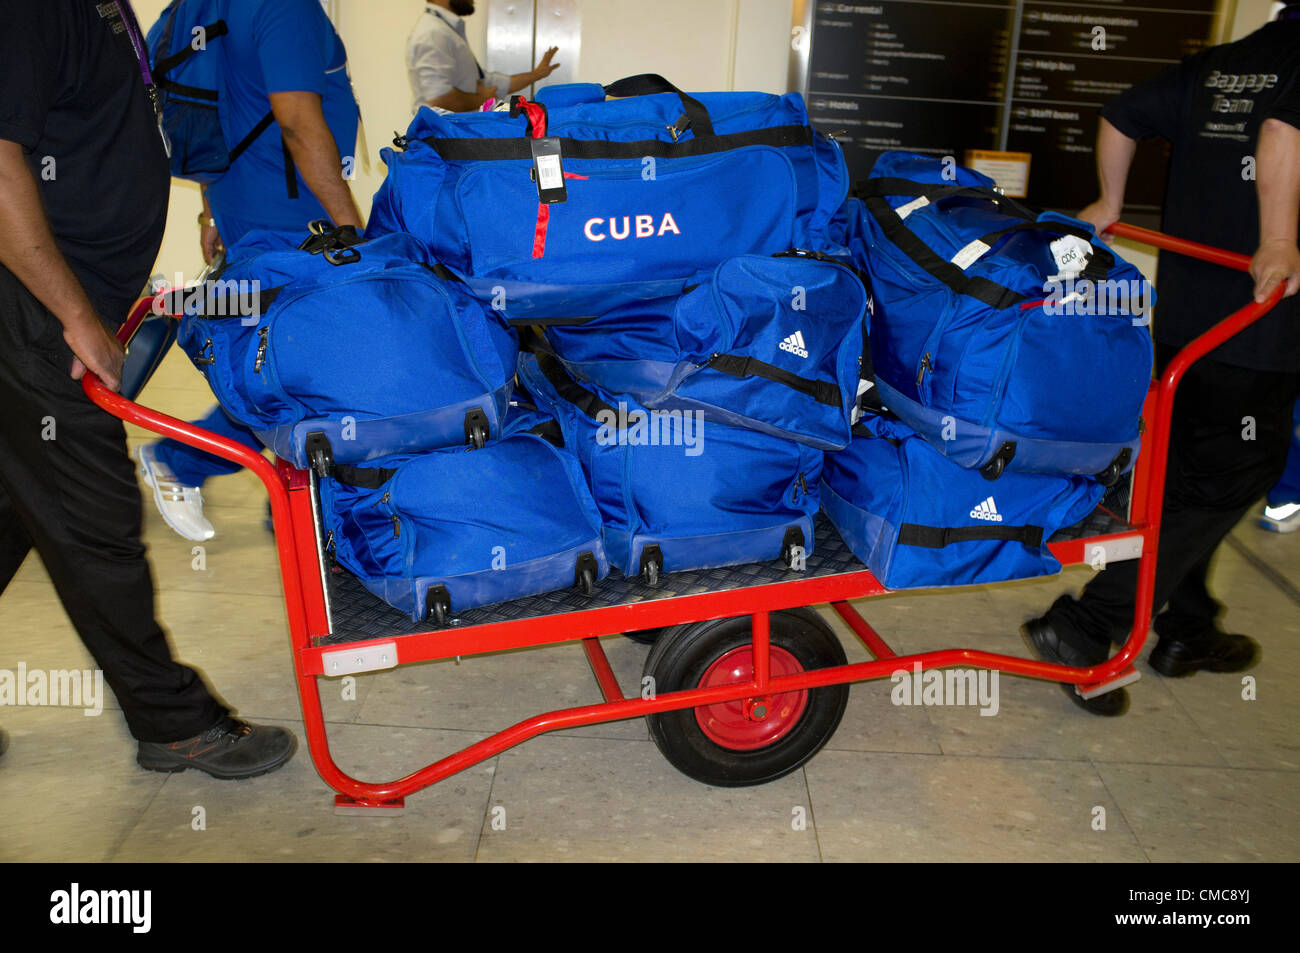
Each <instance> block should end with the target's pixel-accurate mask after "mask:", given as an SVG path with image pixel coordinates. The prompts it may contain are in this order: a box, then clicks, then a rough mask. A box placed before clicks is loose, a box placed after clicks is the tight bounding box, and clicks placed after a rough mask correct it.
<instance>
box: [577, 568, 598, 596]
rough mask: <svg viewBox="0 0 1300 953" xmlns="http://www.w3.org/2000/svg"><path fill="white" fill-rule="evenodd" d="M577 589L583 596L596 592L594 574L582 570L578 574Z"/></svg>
mask: <svg viewBox="0 0 1300 953" xmlns="http://www.w3.org/2000/svg"><path fill="white" fill-rule="evenodd" d="M578 588H579V589H580V590H582V594H583V595H584V596H589V595H591V594H592V593H593V592H595V591H596V573H595V570H592V569H583V570H581V571H580V572H579V573H578Z"/></svg>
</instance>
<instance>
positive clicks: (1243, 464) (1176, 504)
mask: <svg viewBox="0 0 1300 953" xmlns="http://www.w3.org/2000/svg"><path fill="white" fill-rule="evenodd" d="M1176 353H1177V349H1176V348H1172V347H1167V346H1164V345H1157V347H1156V358H1157V363H1158V365H1159V367H1160V369H1161V370H1162V371H1163V370H1164V368H1165V367H1166V366H1167V365H1168V363H1169V362H1170V361H1171V360H1173V358H1174V355H1175V354H1176ZM1298 395H1300V370H1297V371H1296V372H1294V373H1285V374H1284V373H1269V372H1266V371H1253V370H1249V369H1247V368H1243V367H1236V366H1234V365H1231V364H1222V363H1219V362H1217V361H1215V360H1213V352H1211V355H1210V356H1209V357H1205V358H1202V359H1201V360H1200V361H1198V362H1197V363H1196V364H1193V365H1192V367H1191V368H1190V369H1189V370H1188V372H1187V374H1186V375H1185V376H1184V377H1183V381H1182V383H1181V384H1180V385H1179V387H1178V392H1177V395H1176V396H1175V398H1174V413H1173V420H1172V423H1171V428H1172V429H1171V432H1170V445H1169V469H1168V476H1167V479H1166V484H1165V505H1164V511H1163V514H1162V517H1161V526H1160V551H1159V557H1158V559H1157V562H1156V588H1155V601H1154V606H1153V610H1154V611H1155V612H1158V613H1159V614H1158V615H1157V616H1156V618H1155V621H1154V624H1153V628H1154V629H1155V631H1156V634H1157V635H1159V636H1161V637H1162V638H1163V637H1168V638H1173V639H1175V640H1178V641H1186V642H1190V643H1193V644H1195V643H1197V642H1205V641H1208V640H1212V639H1213V638H1214V637H1215V635H1216V632H1217V623H1216V620H1217V618H1218V616H1219V615H1220V613H1221V612H1222V611H1223V606H1222V605H1221V604H1220V603H1219V602H1218V601H1217V600H1216V599H1215V598H1214V597H1213V596H1212V595H1210V592H1209V589H1208V588H1207V585H1206V577H1207V576H1208V574H1209V570H1210V562H1211V560H1212V558H1213V556H1214V553H1215V550H1216V549H1218V547H1219V543H1221V542H1222V541H1223V538H1224V537H1225V536H1227V535H1228V532H1229V531H1230V530H1231V529H1232V528H1233V527H1234V526H1236V525H1237V523H1238V522H1240V521H1241V518H1242V517H1243V516H1245V515H1246V513H1247V512H1248V511H1249V510H1250V508H1251V507H1252V506H1253V505H1254V504H1255V503H1256V502H1257V501H1258V500H1259V498H1260V497H1262V496H1263V495H1264V494H1265V493H1267V492H1268V490H1269V489H1270V488H1271V487H1272V486H1273V485H1274V484H1275V483H1277V481H1278V479H1279V478H1280V477H1281V475H1282V471H1283V469H1284V468H1285V466H1286V458H1287V450H1288V447H1289V443H1290V437H1291V416H1292V408H1293V407H1294V405H1295V401H1296V397H1297V396H1298ZM1136 591H1137V561H1136V560H1131V561H1125V562H1120V563H1115V564H1113V565H1111V566H1108V567H1107V568H1106V569H1104V570H1102V571H1101V572H1100V573H1098V574H1097V576H1096V577H1095V578H1094V579H1093V580H1092V582H1090V583H1089V584H1088V585H1087V587H1085V588H1084V590H1083V592H1082V594H1081V595H1080V596H1079V598H1078V599H1075V598H1073V597H1071V596H1062V597H1061V598H1060V599H1058V600H1057V601H1056V603H1055V604H1054V605H1053V606H1052V608H1051V609H1050V610H1049V611H1048V613H1047V619H1048V621H1049V622H1050V623H1051V625H1052V626H1053V628H1055V629H1056V631H1057V633H1058V634H1059V635H1060V636H1061V637H1062V638H1063V639H1065V640H1066V641H1067V642H1069V643H1071V644H1072V645H1074V646H1076V647H1077V648H1079V649H1081V650H1083V651H1087V652H1090V653H1092V654H1093V655H1094V656H1095V657H1096V659H1097V660H1098V661H1100V660H1102V659H1104V658H1105V657H1106V656H1107V655H1108V654H1109V651H1110V645H1111V643H1112V642H1114V643H1121V642H1123V641H1124V640H1125V639H1127V638H1128V634H1129V631H1130V630H1131V629H1132V628H1133V609H1134V601H1135V599H1136ZM1162 607H1163V609H1164V611H1160V610H1161V608H1162Z"/></svg>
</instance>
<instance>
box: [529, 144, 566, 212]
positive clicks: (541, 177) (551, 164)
mask: <svg viewBox="0 0 1300 953" xmlns="http://www.w3.org/2000/svg"><path fill="white" fill-rule="evenodd" d="M530 142H531V143H532V149H533V170H532V171H533V182H534V183H535V184H536V186H537V198H538V200H539V201H541V203H542V204H543V205H555V204H557V203H559V202H564V201H567V200H568V198H569V190H568V189H567V188H566V187H565V185H564V163H563V161H562V160H561V158H560V140H559V139H558V138H557V137H555V136H548V137H546V138H545V139H532V140H530Z"/></svg>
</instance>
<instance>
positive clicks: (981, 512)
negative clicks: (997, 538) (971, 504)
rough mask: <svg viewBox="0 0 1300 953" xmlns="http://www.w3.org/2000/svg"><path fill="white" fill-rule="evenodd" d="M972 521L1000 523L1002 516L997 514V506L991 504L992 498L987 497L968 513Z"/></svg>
mask: <svg viewBox="0 0 1300 953" xmlns="http://www.w3.org/2000/svg"><path fill="white" fill-rule="evenodd" d="M970 515H971V518H972V519H977V520H987V521H988V522H990V523H1001V522H1002V514H1001V513H999V512H998V505H997V504H996V503H994V502H993V497H991V496H990V497H989V498H988V499H987V500H985V501H984V502H983V503H981V504H980V505H979V506H977V507H975V509H973V510H971V511H970Z"/></svg>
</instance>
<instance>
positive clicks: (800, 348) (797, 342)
mask: <svg viewBox="0 0 1300 953" xmlns="http://www.w3.org/2000/svg"><path fill="white" fill-rule="evenodd" d="M781 350H783V351H789V352H790V353H791V354H795V355H797V356H799V357H807V356H808V348H807V347H805V346H804V343H803V332H802V331H796V332H794V334H792V335H790V336H789V337H788V338H786V339H785V340H784V341H782V342H781Z"/></svg>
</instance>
